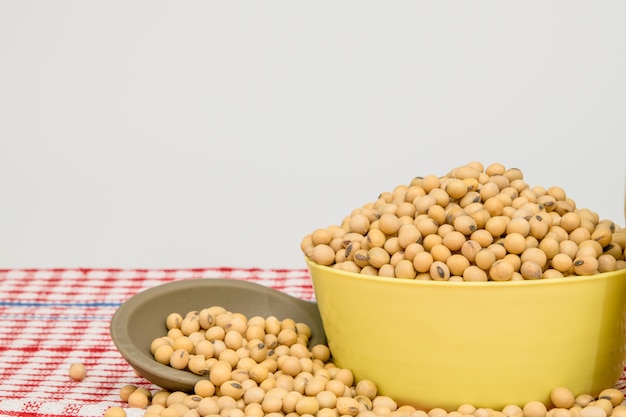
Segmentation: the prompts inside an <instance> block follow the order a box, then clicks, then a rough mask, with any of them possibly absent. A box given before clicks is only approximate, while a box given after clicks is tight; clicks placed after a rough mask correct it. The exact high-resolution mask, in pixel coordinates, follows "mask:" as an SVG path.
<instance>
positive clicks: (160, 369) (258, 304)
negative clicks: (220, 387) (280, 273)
mask: <svg viewBox="0 0 626 417" xmlns="http://www.w3.org/2000/svg"><path fill="white" fill-rule="evenodd" d="M215 305H220V306H223V307H224V308H226V309H227V310H229V311H232V312H238V313H243V314H245V315H246V316H247V317H252V316H255V315H259V316H263V317H267V316H270V315H273V316H276V317H277V318H279V319H284V318H291V319H293V320H295V321H297V322H303V323H306V324H308V325H309V327H310V328H311V332H312V335H311V338H310V340H309V346H313V345H315V344H318V343H326V337H325V334H324V329H323V327H322V322H321V318H320V315H319V311H318V309H317V305H316V303H314V302H310V301H305V300H301V299H299V298H296V297H293V296H291V295H289V294H286V293H283V292H281V291H278V290H275V289H272V288H269V287H266V286H264V285H261V284H256V283H253V282H248V281H241V280H234V279H220V278H202V279H186V280H180V281H173V282H170V283H167V284H163V285H159V286H156V287H153V288H150V289H147V290H144V291H142V292H140V293H138V294H136V295H134V296H132V297H131V298H129V299H128V300H127V301H126V302H124V303H123V304H122V305H121V306H120V307H119V309H118V310H117V311H116V312H115V314H114V315H113V318H112V319H111V325H110V333H111V338H112V340H113V342H114V343H115V345H116V347H117V349H118V350H119V352H120V354H121V355H122V356H123V357H124V359H126V361H127V362H128V363H129V364H130V365H131V366H132V367H133V368H134V369H135V370H136V371H137V373H139V374H140V375H141V376H143V377H144V378H146V379H147V380H149V381H150V382H152V383H154V384H156V385H158V386H160V387H162V388H164V389H167V390H170V391H187V392H189V391H191V390H193V386H194V385H195V384H196V383H197V382H198V381H199V380H201V379H206V378H207V377H206V376H199V375H195V374H193V373H191V372H188V371H184V370H177V369H174V368H171V367H169V366H166V365H163V364H160V363H158V362H156V361H155V360H154V358H153V356H152V354H151V353H150V344H151V342H152V341H153V340H154V339H155V338H157V337H160V336H164V335H165V334H166V333H167V329H166V327H165V319H166V317H167V316H168V315H169V314H170V313H175V312H176V313H179V314H182V315H184V314H185V313H187V312H189V311H193V310H201V309H203V308H206V307H210V306H215Z"/></svg>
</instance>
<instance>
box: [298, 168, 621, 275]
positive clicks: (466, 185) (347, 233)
mask: <svg viewBox="0 0 626 417" xmlns="http://www.w3.org/2000/svg"><path fill="white" fill-rule="evenodd" d="M625 247H626V229H624V228H621V227H620V226H618V225H616V224H615V223H614V222H613V221H610V220H606V219H600V218H599V216H598V214H597V213H596V212H594V211H592V210H590V209H588V208H579V207H577V206H576V202H575V201H573V200H572V199H571V198H569V197H568V196H567V194H566V192H565V191H564V190H563V189H562V188H561V187H558V186H551V187H549V188H545V187H542V186H535V187H531V186H529V185H528V184H527V183H526V182H525V181H524V176H523V174H522V171H521V170H520V169H517V168H506V167H505V166H504V165H503V164H500V163H493V164H491V165H488V166H486V167H484V166H483V164H482V163H480V162H476V161H473V162H470V163H468V164H467V165H464V166H460V167H457V168H454V169H452V170H451V171H450V172H448V173H447V174H446V175H444V176H436V175H432V174H431V175H427V176H424V177H416V178H414V179H413V180H412V181H411V182H410V183H409V184H408V185H399V186H397V187H395V188H394V189H393V190H392V191H388V192H383V193H381V194H380V195H379V197H378V199H377V200H375V201H373V202H370V203H367V204H365V205H363V206H362V207H360V208H356V209H354V210H353V211H352V212H351V213H350V214H349V215H348V216H347V217H345V218H344V219H343V221H342V222H341V224H340V225H333V226H329V227H326V228H320V229H317V230H315V231H313V232H312V233H310V234H308V235H307V236H305V237H304V238H303V239H302V242H301V249H302V251H303V252H304V254H305V255H306V256H307V257H308V258H310V259H311V260H312V261H314V262H316V263H318V264H320V265H325V266H332V267H334V268H339V269H341V270H345V271H349V272H357V273H361V274H367V275H376V276H383V277H395V278H405V279H425V280H438V281H511V280H534V279H545V278H558V277H567V276H572V275H593V274H597V273H601V272H608V271H615V270H618V269H622V268H626V260H625V253H624V251H625Z"/></svg>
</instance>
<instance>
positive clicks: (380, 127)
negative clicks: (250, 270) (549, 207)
mask: <svg viewBox="0 0 626 417" xmlns="http://www.w3.org/2000/svg"><path fill="white" fill-rule="evenodd" d="M625 116H626V2H624V1H622V0H614V1H596V2H592V1H584V2H582V1H526V2H508V1H507V2H502V1H488V2H484V1H479V2H475V1H437V2H422V1H410V2H408V1H393V2H384V1H380V2H369V1H333V2H330V1H328V2H327V1H315V2H294V1H255V2H246V1H237V2H211V1H202V2H195V1H182V2H176V1H171V2H159V1H123V2H118V1H66V0H57V1H5V0H0V268H21V267H34V268H46V267H95V268H98V267H121V268H124V267H129V268H144V267H145V268H187V267H213V266H235V267H263V268H304V266H305V265H304V261H303V259H302V253H301V252H300V247H299V245H300V240H301V238H302V237H303V236H304V235H305V234H306V233H309V232H311V231H313V230H314V229H315V228H318V227H326V226H328V225H330V224H337V223H339V222H340V221H341V220H342V219H343V217H344V216H345V215H347V214H348V213H349V212H350V211H351V210H352V209H353V208H356V207H360V206H362V205H363V204H365V203H367V202H370V201H373V200H375V199H376V197H377V196H378V194H379V193H380V192H382V191H388V190H391V189H392V188H393V187H395V186H396V185H399V184H406V183H408V182H409V181H410V180H411V178H413V177H414V176H423V175H427V174H437V175H444V174H445V173H447V172H448V171H449V170H450V169H451V168H453V167H455V166H457V165H461V164H465V163H467V162H469V161H471V160H479V161H482V162H483V163H485V164H489V163H491V162H501V163H504V164H505V165H506V166H507V167H518V168H520V169H522V171H523V172H524V174H525V178H526V181H527V182H528V183H529V184H530V185H532V186H535V185H542V186H546V187H547V186H551V185H559V186H561V187H563V188H564V189H565V190H566V191H567V192H568V195H569V196H570V197H572V198H573V199H574V200H575V201H576V202H577V203H578V206H579V207H588V208H591V209H593V210H594V211H596V212H598V213H599V214H600V216H601V217H602V218H610V219H612V220H614V221H616V222H617V223H619V224H621V225H623V224H624V213H623V202H624V180H625V178H624V177H625V173H626V163H625V161H626V121H625V119H626V117H625Z"/></svg>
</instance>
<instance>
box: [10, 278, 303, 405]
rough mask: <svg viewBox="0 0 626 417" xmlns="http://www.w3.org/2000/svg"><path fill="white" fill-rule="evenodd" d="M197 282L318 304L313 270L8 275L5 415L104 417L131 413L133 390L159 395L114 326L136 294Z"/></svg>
mask: <svg viewBox="0 0 626 417" xmlns="http://www.w3.org/2000/svg"><path fill="white" fill-rule="evenodd" d="M190 278H232V279H240V280H246V281H253V282H257V283H259V284H263V285H267V286H270V287H273V288H276V289H278V290H281V291H284V292H286V293H288V294H290V295H293V296H296V297H299V298H303V299H306V300H312V299H313V298H314V293H313V289H312V287H311V283H310V280H309V275H308V272H307V271H306V270H305V269H293V270H284V269H271V270H268V269H241V268H209V269H200V268H198V269H176V270H173V269H172V270H146V269H133V270H128V269H51V270H42V269H36V270H35V269H19V270H14V269H12V270H0V416H27V417H28V416H30V417H37V416H50V417H53V416H102V415H103V414H104V411H105V410H106V409H107V408H108V407H109V406H112V405H119V406H125V404H123V403H122V401H121V400H120V397H119V389H120V388H121V387H122V386H124V385H126V384H134V385H138V386H145V387H147V388H150V389H151V390H156V389H158V387H156V386H153V385H151V384H150V383H149V382H147V381H146V380H145V379H143V378H141V377H139V376H137V374H135V372H134V371H133V370H132V369H131V368H130V366H129V365H128V364H127V363H126V361H125V360H124V359H123V358H122V357H121V356H120V354H119V353H118V351H117V349H116V348H115V345H114V344H113V342H112V341H111V338H110V336H109V322H110V320H111V317H112V316H113V313H114V312H115V311H116V309H117V308H118V307H119V305H120V304H121V303H122V302H124V301H125V300H126V299H128V298H129V297H131V296H132V295H134V294H136V293H138V292H140V291H142V290H145V289H147V288H150V287H153V286H156V285H159V284H163V283H166V282H170V281H174V280H182V279H190ZM73 362H81V363H83V364H84V365H85V366H86V368H87V370H88V371H87V372H88V373H87V377H86V378H85V379H84V380H83V381H80V382H77V381H73V380H71V379H70V378H69V375H68V370H69V366H70V364H71V363H73ZM126 411H127V415H128V416H130V417H132V416H140V415H143V410H138V409H130V408H129V409H127V410H126Z"/></svg>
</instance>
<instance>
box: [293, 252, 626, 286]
mask: <svg viewBox="0 0 626 417" xmlns="http://www.w3.org/2000/svg"><path fill="white" fill-rule="evenodd" d="M304 259H305V262H306V263H307V265H308V266H309V270H310V271H311V270H312V269H319V270H321V271H325V272H326V273H332V274H334V275H340V276H344V277H346V278H351V279H356V280H362V281H369V282H376V283H380V284H387V285H394V286H398V285H406V286H416V287H420V286H434V287H439V286H441V287H456V288H476V287H478V288H501V287H519V286H552V285H564V284H576V283H585V282H589V281H599V280H606V279H612V278H620V277H621V278H624V279H626V268H623V269H617V270H615V271H609V272H601V273H598V274H593V275H570V276H567V277H563V278H544V279H525V280H519V281H480V282H476V281H436V280H422V279H417V280H416V279H402V278H391V277H381V276H376V275H367V274H361V273H358V272H349V271H343V270H341V269H338V268H333V267H332V266H326V265H321V264H318V263H316V262H315V261H313V260H312V259H311V258H309V257H308V256H306V255H305V256H304ZM311 279H314V276H313V274H311Z"/></svg>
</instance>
